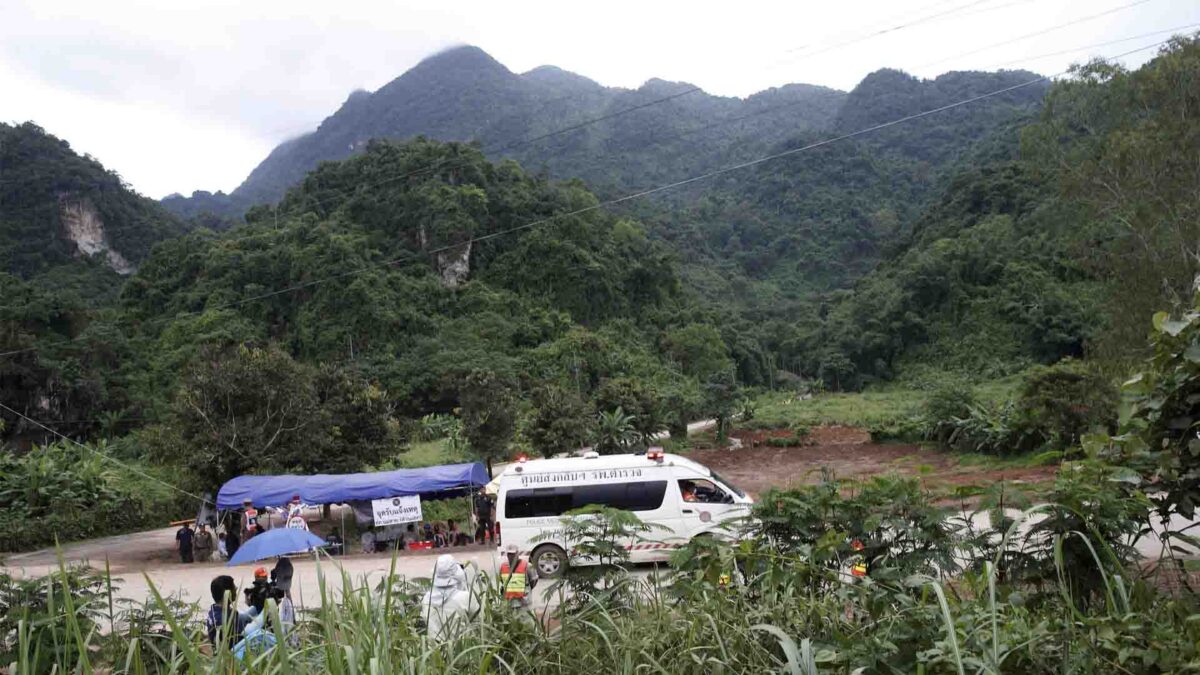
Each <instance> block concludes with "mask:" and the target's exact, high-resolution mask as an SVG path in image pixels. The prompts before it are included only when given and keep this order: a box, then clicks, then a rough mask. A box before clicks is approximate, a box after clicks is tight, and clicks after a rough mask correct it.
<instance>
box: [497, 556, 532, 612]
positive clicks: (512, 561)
mask: <svg viewBox="0 0 1200 675" xmlns="http://www.w3.org/2000/svg"><path fill="white" fill-rule="evenodd" d="M537 581H538V577H537V572H536V571H534V569H533V566H532V565H530V564H529V561H528V560H526V559H524V558H522V557H521V555H520V551H519V550H518V549H517V545H516V544H509V545H508V546H505V547H504V560H503V561H501V563H500V588H501V590H503V591H504V599H505V600H508V601H509V602H511V603H513V604H515V605H519V606H522V607H524V606H527V605H528V604H529V592H530V591H532V590H533V587H534V586H536V585H537Z"/></svg>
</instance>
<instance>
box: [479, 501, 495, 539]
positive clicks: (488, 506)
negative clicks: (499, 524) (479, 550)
mask: <svg viewBox="0 0 1200 675" xmlns="http://www.w3.org/2000/svg"><path fill="white" fill-rule="evenodd" d="M475 517H477V518H478V519H479V525H478V526H476V528H475V543H476V544H482V543H484V542H485V541H487V540H489V539H490V540H491V541H493V542H495V541H496V529H495V525H494V522H493V520H492V500H491V499H490V498H489V497H488V496H487V493H486V492H484V491H483V490H480V491H479V493H478V494H476V495H475Z"/></svg>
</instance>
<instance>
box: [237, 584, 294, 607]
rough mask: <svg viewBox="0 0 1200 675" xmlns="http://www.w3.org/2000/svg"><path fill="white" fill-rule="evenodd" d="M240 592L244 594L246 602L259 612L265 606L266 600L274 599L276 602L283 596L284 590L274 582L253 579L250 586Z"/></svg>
mask: <svg viewBox="0 0 1200 675" xmlns="http://www.w3.org/2000/svg"><path fill="white" fill-rule="evenodd" d="M242 592H243V593H245V594H246V604H248V605H250V606H251V607H254V608H255V609H257V610H258V611H260V612H261V611H262V610H263V607H266V606H267V600H274V601H275V602H276V604H278V603H279V601H280V600H282V599H283V596H284V592H283V591H282V590H280V589H279V588H278V587H277V586H276V585H275V582H273V581H268V580H266V579H255V580H254V583H253V584H251V586H250V588H247V589H245V590H244V591H242Z"/></svg>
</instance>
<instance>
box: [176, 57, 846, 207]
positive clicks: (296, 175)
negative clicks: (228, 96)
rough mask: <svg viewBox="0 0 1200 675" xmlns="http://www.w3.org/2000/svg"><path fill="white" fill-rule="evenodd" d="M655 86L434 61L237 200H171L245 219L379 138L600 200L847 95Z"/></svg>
mask: <svg viewBox="0 0 1200 675" xmlns="http://www.w3.org/2000/svg"><path fill="white" fill-rule="evenodd" d="M695 89H696V88H695V87H694V86H693V85H690V84H686V83H680V82H667V81H664V80H659V79H652V80H650V81H648V82H646V83H645V84H644V85H642V86H641V87H639V88H638V89H634V90H630V89H623V88H617V87H604V86H602V85H600V84H598V83H596V82H594V81H592V80H589V79H587V78H586V77H582V76H580V75H576V74H574V73H570V72H567V71H565V70H562V69H560V68H556V67H553V66H542V67H539V68H535V69H533V70H531V71H529V72H527V73H523V74H517V73H513V72H511V71H510V70H508V69H507V68H506V67H504V65H502V64H501V63H499V62H498V61H496V60H495V59H493V58H492V57H491V56H489V55H488V54H487V53H485V52H484V51H483V50H481V49H479V48H477V47H458V48H455V49H450V50H447V51H444V52H441V53H439V54H436V55H433V56H430V57H429V58H427V59H425V60H423V61H421V62H420V63H419V64H417V65H416V66H414V67H413V68H412V69H410V70H409V71H407V72H405V73H404V74H403V75H401V76H400V77H398V78H396V79H395V80H393V81H391V82H389V83H388V84H387V85H385V86H383V87H382V88H380V89H379V90H378V91H375V92H365V91H356V92H354V93H352V94H351V95H350V96H349V97H348V98H347V99H346V101H345V102H344V103H343V104H342V106H341V107H340V108H339V109H338V110H337V111H336V112H335V113H334V114H332V115H330V116H329V117H328V118H326V119H325V121H323V122H322V123H321V124H320V126H319V127H318V128H317V129H316V130H315V131H313V132H311V133H308V134H305V135H303V136H300V137H298V138H294V139H292V140H289V141H287V142H285V143H283V144H281V145H280V146H279V147H277V148H275V150H273V151H272V152H271V153H270V155H268V156H267V158H266V159H265V160H263V162H262V163H261V164H259V166H258V167H256V168H255V169H254V170H253V171H252V172H251V173H250V175H249V176H248V177H247V178H246V180H245V181H244V182H243V183H242V184H241V185H240V186H239V187H238V188H237V189H236V190H234V191H233V193H232V194H230V195H221V194H220V193H218V194H216V195H212V194H210V193H204V192H198V193H194V194H193V197H192V198H187V197H182V196H177V195H173V196H171V197H169V198H167V199H165V200H163V204H164V205H165V206H166V207H167V208H169V209H171V210H172V211H174V212H175V213H178V214H181V215H186V216H192V215H196V214H198V213H200V212H202V211H205V210H207V211H210V212H214V213H218V214H220V215H234V216H240V215H241V214H242V213H243V212H244V211H245V209H246V208H247V207H249V206H251V205H253V204H257V203H264V202H273V201H275V200H277V199H279V197H281V196H282V195H283V193H284V191H285V190H286V189H287V188H288V187H290V186H292V185H295V184H296V183H297V182H299V181H300V179H301V178H303V177H304V175H305V174H306V173H307V172H309V171H311V170H312V169H314V168H315V167H316V166H317V164H318V163H319V162H321V161H325V160H334V159H344V158H346V157H349V156H351V155H354V154H357V153H359V152H361V151H362V149H363V147H364V146H365V144H366V143H367V141H369V140H371V139H395V140H404V139H409V138H413V137H416V136H425V137H428V138H432V139H436V140H444V141H450V140H457V141H477V142H479V143H480V144H481V145H482V147H483V150H484V152H485V154H487V155H488V156H489V157H490V158H492V159H496V158H500V157H511V158H513V159H516V160H518V161H519V162H521V163H522V164H523V165H524V166H526V167H528V168H530V169H533V170H546V171H548V172H549V173H550V174H551V175H554V176H556V177H560V178H569V177H579V178H582V179H584V180H585V181H586V182H588V183H589V184H590V185H592V186H593V187H594V188H596V189H597V190H598V191H599V192H600V193H601V194H602V195H604V194H605V193H606V192H611V191H612V190H626V189H636V188H639V187H643V186H648V185H650V184H653V183H655V182H657V181H662V180H670V179H671V178H673V177H681V176H683V175H686V174H688V173H690V172H694V171H703V170H705V169H708V168H714V167H716V166H718V165H719V164H721V163H723V162H726V161H730V160H736V159H739V158H743V157H749V156H752V155H753V153H754V152H756V151H759V150H761V149H762V148H764V147H769V146H770V145H771V144H774V143H779V142H781V141H783V140H785V139H787V138H789V137H790V136H792V135H794V134H796V133H799V132H803V131H805V130H811V129H824V128H828V127H829V125H830V124H831V123H832V122H833V120H834V116H835V115H836V114H837V112H838V110H839V108H840V103H841V101H842V99H843V98H844V97H845V94H844V93H843V92H840V91H836V90H832V89H827V88H825V87H817V86H811V85H802V84H792V85H787V86H784V87H779V88H775V89H770V90H767V91H764V92H760V93H758V94H755V95H754V96H751V97H749V98H747V99H744V100H743V99H737V98H729V97H720V96H713V95H710V94H707V93H704V92H703V91H699V90H695ZM675 94H680V95H679V96H678V97H677V98H673V99H671V100H669V101H666V102H663V103H658V104H655V105H652V106H647V107H646V108H644V109H640V110H635V111H632V112H629V113H625V114H621V115H616V116H613V117H611V118H609V119H605V120H604V121H602V122H599V123H595V124H590V125H587V126H584V127H581V128H580V129H578V130H576V131H572V132H569V133H565V134H560V135H556V136H553V137H550V138H545V139H542V140H536V141H533V142H528V141H530V140H531V139H536V138H538V137H539V136H542V135H545V134H548V133H550V132H553V131H556V130H559V129H562V128H565V127H570V126H571V125H575V124H582V123H584V122H587V121H589V120H592V119H596V118H601V117H604V116H606V115H615V113H618V112H620V111H623V110H626V109H628V108H633V107H636V106H639V105H646V104H649V103H652V102H654V101H656V100H657V99H661V98H665V97H669V96H672V95H675Z"/></svg>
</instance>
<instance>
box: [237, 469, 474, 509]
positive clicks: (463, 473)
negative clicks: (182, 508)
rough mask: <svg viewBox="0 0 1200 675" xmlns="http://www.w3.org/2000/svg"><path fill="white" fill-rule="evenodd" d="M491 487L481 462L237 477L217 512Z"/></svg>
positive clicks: (444, 494) (341, 502) (335, 502)
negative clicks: (296, 497) (244, 505)
mask: <svg viewBox="0 0 1200 675" xmlns="http://www.w3.org/2000/svg"><path fill="white" fill-rule="evenodd" d="M487 482H488V475H487V469H484V468H483V465H482V464H480V463H478V462H475V463H472V464H446V465H443V466H430V467H426V468H424V469H397V470H395V471H376V472H372V473H341V474H317V475H315V476H238V477H237V478H234V479H233V480H230V481H229V482H227V483H225V484H224V485H222V486H221V491H220V492H219V493H217V508H218V509H236V508H238V507H240V506H241V505H242V503H243V502H244V501H245V500H247V499H249V500H251V501H252V502H254V506H256V507H259V508H262V507H266V506H283V505H284V504H287V503H288V502H289V501H291V499H292V495H297V494H298V495H300V500H301V501H302V502H304V503H305V504H344V503H346V502H351V501H360V500H369V499H383V498H384V497H400V496H404V495H422V496H424V497H433V496H437V497H451V496H455V495H456V494H462V493H463V492H466V491H468V490H471V489H473V488H481V487H483V486H484V485H487ZM438 493H441V494H438Z"/></svg>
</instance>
